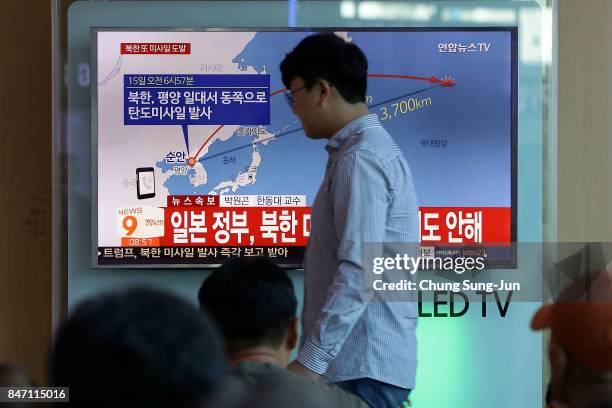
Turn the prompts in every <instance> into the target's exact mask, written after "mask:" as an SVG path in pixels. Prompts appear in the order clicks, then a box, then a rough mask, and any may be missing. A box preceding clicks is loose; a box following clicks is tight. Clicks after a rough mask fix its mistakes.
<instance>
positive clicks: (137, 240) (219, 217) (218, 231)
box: [121, 195, 511, 247]
mask: <svg viewBox="0 0 612 408" xmlns="http://www.w3.org/2000/svg"><path fill="white" fill-rule="evenodd" d="M159 211H163V221H162V220H158V221H157V222H158V225H160V224H163V229H160V232H162V231H163V235H162V236H156V237H151V236H150V235H149V236H148V237H147V238H142V237H139V236H138V234H133V232H134V229H130V226H131V225H132V223H131V222H130V221H131V220H130V218H129V216H128V217H127V218H125V217H124V218H123V221H122V227H123V231H125V232H126V235H125V236H123V237H122V239H121V246H122V247H157V246H161V247H181V246H191V247H197V246H207V247H208V246H224V247H228V246H234V247H248V246H268V247H274V246H283V247H286V246H296V247H305V246H306V245H307V243H308V237H309V236H310V223H311V214H310V211H311V209H310V207H307V206H306V205H305V198H304V197H303V196H293V197H292V196H246V195H245V196H168V199H167V206H166V207H165V208H163V209H159ZM160 215H161V214H160ZM419 220H420V234H421V244H422V245H431V246H441V245H455V244H459V245H461V244H475V245H487V244H500V243H508V244H509V243H510V242H511V209H510V208H501V207H421V208H420V209H419Z"/></svg>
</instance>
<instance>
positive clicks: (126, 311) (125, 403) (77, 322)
mask: <svg viewBox="0 0 612 408" xmlns="http://www.w3.org/2000/svg"><path fill="white" fill-rule="evenodd" d="M224 354H225V353H224V351H223V348H222V342H221V339H220V336H219V334H218V332H217V331H216V328H215V327H214V325H213V323H212V322H211V321H210V319H209V318H207V317H206V316H205V315H204V314H202V313H201V312H200V311H198V310H197V309H196V308H195V307H193V306H192V305H190V304H189V303H187V302H185V301H183V300H181V299H179V298H177V297H176V296H174V295H170V294H167V293H164V292H161V291H158V290H153V289H146V288H134V289H128V290H124V291H120V292H115V293H111V294H105V295H101V296H98V297H95V298H92V299H91V300H87V301H85V302H83V303H81V304H80V305H79V306H77V308H76V309H75V310H74V312H73V313H72V314H71V315H70V317H69V319H68V320H67V321H66V323H65V324H64V325H63V326H62V327H61V328H60V330H59V333H58V335H57V337H56V341H55V345H54V352H53V363H52V366H53V378H54V383H55V384H56V385H57V386H63V387H70V403H69V405H68V406H73V407H93V408H102V407H104V408H111V407H126V408H127V407H131V408H133V407H147V408H166V407H168V408H170V407H172V408H175V407H176V408H186V407H196V406H197V407H202V406H207V405H202V404H206V402H207V401H210V400H211V399H212V398H213V397H214V396H215V395H216V394H217V392H218V391H219V389H220V388H221V387H222V383H223V382H224V380H225V373H226V364H227V363H226V359H225V357H224Z"/></svg>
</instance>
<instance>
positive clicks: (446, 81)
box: [188, 74, 457, 167]
mask: <svg viewBox="0 0 612 408" xmlns="http://www.w3.org/2000/svg"><path fill="white" fill-rule="evenodd" d="M368 77H370V78H400V79H414V80H417V81H427V82H430V83H432V84H440V86H443V87H453V86H455V85H456V84H457V81H455V80H454V79H453V78H452V77H451V76H450V75H446V76H444V77H442V79H438V78H437V77H435V76H433V75H432V76H430V77H419V76H414V75H397V74H368ZM285 91H287V88H282V89H277V90H276V91H274V92H271V93H270V96H276V95H279V94H281V93H283V92H285ZM222 128H223V125H220V126H219V127H217V128H216V129H215V130H214V132H213V133H212V134H211V135H210V136H209V137H208V138H207V139H206V140H205V141H204V143H203V144H202V146H201V147H200V148H199V149H198V151H197V153H196V154H195V155H194V156H193V157H190V158H189V160H188V163H189V165H190V166H192V167H193V165H194V164H195V163H196V161H197V160H198V155H199V154H200V152H201V151H202V149H204V146H206V145H207V144H208V142H210V140H211V139H212V138H213V136H215V135H216V134H217V132H219V130H221V129H222Z"/></svg>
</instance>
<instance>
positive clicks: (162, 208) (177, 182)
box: [92, 27, 517, 268]
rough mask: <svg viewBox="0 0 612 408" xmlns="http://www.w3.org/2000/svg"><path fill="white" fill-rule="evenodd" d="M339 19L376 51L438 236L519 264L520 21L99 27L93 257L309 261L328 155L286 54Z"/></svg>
mask: <svg viewBox="0 0 612 408" xmlns="http://www.w3.org/2000/svg"><path fill="white" fill-rule="evenodd" d="M321 31H325V32H334V33H336V35H338V36H341V37H343V38H345V39H346V40H347V41H351V42H353V43H355V44H357V45H358V46H359V47H360V48H361V49H362V50H363V51H364V53H365V54H366V56H367V58H368V61H369V70H368V72H369V78H368V88H367V97H366V103H367V105H368V107H369V110H370V112H372V113H375V114H377V115H378V117H379V119H380V121H381V123H382V124H383V126H384V127H385V128H386V129H387V130H388V131H389V133H390V134H391V135H392V137H393V138H394V139H395V141H396V142H397V143H398V145H399V146H400V147H401V149H402V150H403V153H404V155H405V157H406V159H407V161H408V163H409V165H410V168H411V171H412V176H413V180H414V184H415V188H416V193H417V198H418V205H419V213H420V216H419V217H420V229H421V237H420V240H421V242H420V245H421V246H422V247H423V249H425V250H428V251H432V250H433V251H442V252H441V253H445V252H444V251H448V250H449V248H450V249H451V250H452V248H455V247H457V246H458V247H462V248H465V247H469V248H476V249H478V250H479V251H482V252H484V253H486V254H487V258H488V262H489V263H488V266H513V265H514V262H515V259H514V254H513V251H512V249H511V247H512V246H511V243H512V242H515V241H516V224H517V223H516V181H517V180H516V162H517V157H516V151H517V149H516V147H517V146H516V143H517V134H516V133H517V29H516V28H514V27H479V28H401V29H378V28H377V29H365V28H355V29H351V28H317V29H302V28H300V29H285V28H283V29H269V28H266V29H261V28H257V29H256V28H253V29H242V28H241V29H235V28H231V29H229V28H223V29H221V28H175V29H168V28H163V29H157V28H156V29H143V28H138V29H137V28H121V29H119V28H94V29H92V41H93V47H92V49H93V55H92V58H93V65H92V66H93V80H92V135H93V143H92V156H93V157H92V159H93V160H92V163H93V165H92V175H93V180H92V181H93V182H92V186H93V192H92V194H93V205H92V208H93V210H92V213H93V214H92V223H93V228H92V230H93V237H92V241H93V245H92V246H93V260H94V266H113V267H144V266H146V267H164V268H166V267H172V266H180V267H185V266H193V267H202V266H213V265H218V264H220V263H222V262H223V261H224V260H226V259H227V258H229V257H234V256H256V255H265V256H270V257H272V258H273V259H275V260H277V262H278V263H279V264H281V265H283V266H287V267H299V266H300V265H301V262H302V258H303V254H304V250H305V247H306V244H307V242H308V236H309V233H310V218H311V214H310V206H311V205H312V202H313V199H314V197H315V194H316V192H317V191H318V188H319V186H320V183H321V181H322V178H323V173H324V170H325V166H326V161H327V152H326V150H325V143H326V140H319V141H315V140H311V139H308V138H307V137H306V136H305V135H304V132H303V130H302V128H301V124H300V122H299V120H298V118H297V117H296V116H295V115H294V113H293V111H292V109H291V107H290V106H289V104H288V103H287V101H286V99H285V97H284V95H283V94H284V91H285V89H284V86H283V84H282V81H281V75H280V71H279V64H280V62H281V61H282V59H283V58H284V56H285V54H286V53H288V52H289V51H291V50H292V49H293V48H294V47H295V46H296V45H297V44H298V43H299V42H300V40H301V39H303V38H304V37H306V36H308V35H310V34H312V33H314V32H321Z"/></svg>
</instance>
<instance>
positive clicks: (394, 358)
mask: <svg viewBox="0 0 612 408" xmlns="http://www.w3.org/2000/svg"><path fill="white" fill-rule="evenodd" d="M326 150H327V151H328V153H329V159H328V162H327V168H326V171H325V177H324V179H323V183H322V185H321V187H320V189H319V192H318V193H317V196H316V198H315V201H314V203H313V206H312V224H311V233H310V238H309V242H308V248H307V250H306V255H305V257H304V310H303V314H302V331H303V333H304V337H303V338H302V344H301V347H300V351H299V353H298V361H299V362H300V363H302V365H304V366H305V367H307V368H308V369H310V370H312V371H314V372H315V373H318V374H322V375H324V376H325V378H326V379H327V380H328V381H330V382H338V381H346V380H352V379H358V378H371V379H374V380H378V381H381V382H384V383H388V384H392V385H395V386H398V387H402V388H409V389H412V388H414V379H415V370H416V336H415V329H416V323H417V310H416V309H417V308H416V305H415V303H412V302H380V301H371V302H368V301H364V300H363V299H362V297H361V295H360V291H361V284H362V283H361V282H362V281H361V279H362V276H363V274H369V273H372V270H371V266H368V265H364V264H363V263H364V261H363V259H362V254H361V250H362V247H361V244H362V243H364V242H370V243H374V242H376V243H383V244H382V251H383V253H382V256H388V257H395V253H394V251H393V250H392V248H391V247H392V246H391V245H386V244H384V243H393V242H400V243H402V242H403V243H415V242H417V241H418V213H417V204H416V195H415V192H414V186H413V182H412V176H411V173H410V169H409V167H408V164H407V163H406V160H405V159H404V156H403V154H402V152H401V150H400V149H399V147H398V146H397V145H396V143H395V142H394V141H393V139H392V138H391V136H389V134H388V133H387V131H386V130H385V129H384V128H383V127H382V126H381V124H380V122H379V121H378V117H377V116H376V115H375V114H370V115H366V116H362V117H360V118H358V119H356V120H354V121H353V122H350V123H349V124H347V125H346V126H345V127H344V128H342V129H341V130H340V131H339V132H337V133H336V134H335V135H334V136H332V137H331V138H330V140H329V142H328V144H327V146H326Z"/></svg>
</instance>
